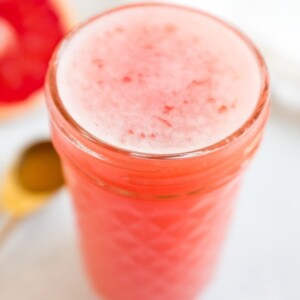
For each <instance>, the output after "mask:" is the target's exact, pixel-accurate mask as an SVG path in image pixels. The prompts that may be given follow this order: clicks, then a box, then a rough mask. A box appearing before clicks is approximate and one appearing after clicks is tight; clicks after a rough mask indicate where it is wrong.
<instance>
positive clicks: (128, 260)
mask: <svg viewBox="0 0 300 300" xmlns="http://www.w3.org/2000/svg"><path fill="white" fill-rule="evenodd" d="M47 98H48V107H49V111H50V115H51V125H52V133H53V141H54V144H55V146H56V148H57V150H58V152H59V154H60V156H61V158H62V161H63V165H64V170H65V174H66V178H67V181H68V187H69V189H70V192H71V195H72V198H73V199H74V204H75V211H76V216H77V220H78V225H79V230H80V241H81V246H82V250H83V255H84V260H85V265H86V268H87V272H88V275H89V277H90V279H91V282H92V284H93V286H94V287H95V290H96V291H97V292H98V293H99V295H102V296H103V297H104V298H105V299H109V300H140V299H143V300H169V299H172V300H183V299H184V300H189V299H194V298H195V297H196V295H198V294H199V293H201V292H202V291H203V289H204V288H205V286H206V285H207V283H208V281H209V280H210V279H211V275H212V273H213V271H214V267H215V264H216V261H217V258H218V256H219V254H220V247H221V245H222V242H223V239H224V236H225V233H226V231H227V227H228V223H229V220H230V217H231V213H232V209H233V206H234V201H235V199H236V195H237V193H238V189H239V186H240V181H241V176H242V174H243V171H244V169H245V167H246V166H247V165H248V162H249V161H250V160H251V158H252V156H253V154H254V153H255V152H256V149H257V147H258V145H259V143H260V140H261V135H262V132H263V129H264V126H265V123H266V120H267V117H268V112H269V105H268V78H267V73H266V69H265V65H264V62H263V59H262V57H261V56H260V54H259V53H258V52H257V50H256V48H255V47H254V46H253V44H252V43H251V42H250V41H249V40H248V39H247V38H246V37H245V36H244V35H243V34H241V33H240V32H238V31H237V30H236V29H234V28H232V27H231V26H229V25H227V24H226V23H224V22H222V21H220V20H219V19H216V18H214V17H212V16H210V15H208V14H205V13H203V12H200V11H197V10H193V9H190V8H184V7H179V6H175V5H169V4H136V5H129V6H124V7H121V8H117V9H114V10H112V11H108V12H105V13H103V14H101V15H99V16H97V17H95V18H93V19H91V20H90V21H88V22H87V23H85V24H83V25H82V26H81V27H79V28H77V29H76V30H74V31H73V32H72V33H71V34H70V35H69V36H68V37H67V38H66V40H65V41H64V43H63V44H62V46H61V47H60V49H59V50H58V51H57V52H56V54H55V55H54V58H53V60H52V63H51V65H50V69H49V73H48V80H47Z"/></svg>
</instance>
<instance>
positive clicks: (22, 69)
mask: <svg viewBox="0 0 300 300" xmlns="http://www.w3.org/2000/svg"><path fill="white" fill-rule="evenodd" d="M64 1H65V0H61V1H60V2H64ZM61 4H62V3H59V2H58V1H56V2H54V1H53V0H0V116H1V115H2V116H3V115H4V116H5V115H7V114H9V113H10V112H11V111H13V110H15V109H16V108H20V107H21V106H24V105H25V104H28V103H29V102H31V101H32V100H33V98H35V97H34V95H36V94H37V93H39V92H40V90H41V88H42V86H43V83H44V79H45V75H46V71H47V66H48V62H49V60H50V58H51V54H52V52H53V50H54V48H55V46H56V45H57V43H58V42H59V41H60V40H61V38H62V37H63V36H64V34H65V32H66V30H67V29H68V27H69V26H68V25H69V24H70V22H69V20H67V17H68V16H69V15H67V14H66V13H65V11H63V10H62V6H61Z"/></svg>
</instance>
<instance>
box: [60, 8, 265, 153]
mask: <svg viewBox="0 0 300 300" xmlns="http://www.w3.org/2000/svg"><path fill="white" fill-rule="evenodd" d="M57 76H58V90H59V93H60V96H61V99H62V101H63V104H64V106H65V108H66V110H67V111H68V112H69V114H70V115H71V116H72V117H73V118H74V119H75V120H76V121H77V123H78V124H80V125H81V126H82V127H83V128H84V129H85V130H87V131H88V132H90V133H91V134H92V135H94V136H95V137H97V138H98V139H101V140H102V141H104V142H106V143H108V144H111V145H113V146H115V147H120V148H123V149H128V150H131V151H138V152H144V153H153V154H167V153H180V152H186V151H192V150H196V149H200V148H203V147H207V146H209V145H212V144H215V143H217V142H219V141H221V140H222V139H224V138H226V137H227V136H229V135H230V134H232V133H233V132H234V131H236V130H237V129H238V128H239V127H241V126H242V125H243V124H244V123H245V121H246V120H247V119H248V118H249V117H250V115H251V114H252V113H253V111H254V109H255V106H256V104H257V101H258V98H259V93H260V84H261V78H260V72H259V67H258V64H257V61H256V58H255V56H254V54H253V52H252V51H251V50H250V49H249V47H248V45H247V44H246V43H245V42H244V41H243V40H242V39H241V38H240V37H239V36H238V35H237V34H236V33H235V32H233V31H232V30H230V29H228V28H227V27H225V26H224V25H222V24H221V23H220V22H218V21H216V20H214V19H213V18H210V17H208V16H206V15H202V14H199V13H196V12H194V11H191V10H186V9H182V8H177V7H169V6H159V5H152V6H135V7H131V8H126V9H121V10H118V11H116V12H114V13H110V14H106V15H105V16H102V17H100V18H98V19H95V20H94V21H92V22H90V23H89V24H88V25H86V26H85V27H83V28H82V29H80V30H79V32H77V33H76V35H74V36H73V37H72V38H71V39H70V41H69V42H68V44H67V46H66V47H65V49H64V51H63V52H62V54H61V57H60V61H59V66H58V70H57Z"/></svg>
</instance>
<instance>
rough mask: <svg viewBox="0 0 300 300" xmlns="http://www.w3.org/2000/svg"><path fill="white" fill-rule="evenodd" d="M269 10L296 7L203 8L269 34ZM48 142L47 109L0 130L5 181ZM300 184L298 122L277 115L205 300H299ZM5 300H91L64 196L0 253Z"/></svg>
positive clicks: (217, 4)
mask: <svg viewBox="0 0 300 300" xmlns="http://www.w3.org/2000/svg"><path fill="white" fill-rule="evenodd" d="M80 1H81V5H82V3H84V2H85V3H86V1H84V0H76V2H77V4H79V2H80ZM97 1H98V3H99V0H93V1H92V0H89V3H91V6H89V7H86V8H85V10H83V9H81V12H82V13H83V14H85V15H88V14H89V13H90V12H91V11H93V9H92V4H96V2H97ZM240 2H241V3H243V4H239V3H240ZM225 3H226V5H225ZM258 3H260V4H259V5H258ZM267 3H268V5H267ZM270 3H273V6H275V8H276V7H278V9H277V10H276V11H277V13H278V14H280V13H281V12H282V13H284V12H285V11H287V8H286V7H289V4H290V5H295V6H294V7H293V8H292V9H291V11H292V12H293V10H295V9H296V4H297V3H299V2H297V1H286V2H284V4H281V3H283V2H282V1H251V7H256V10H254V9H253V8H247V7H246V6H245V2H244V1H229V0H228V1H224V0H223V1H221V0H220V1H204V0H203V1H201V6H202V7H204V8H205V7H207V8H208V9H210V10H211V11H214V12H216V13H218V14H219V15H222V16H228V17H227V18H230V19H232V20H233V21H234V22H235V23H239V24H242V27H244V28H245V29H246V28H249V30H250V27H251V24H252V25H253V24H255V23H257V22H256V21H255V22H254V21H253V19H254V18H255V20H261V19H263V17H264V18H265V20H266V23H265V24H268V23H271V26H269V29H268V30H269V33H271V31H270V28H272V26H273V25H272V24H273V23H274V24H275V23H277V22H278V23H279V24H278V26H281V25H282V26H283V27H284V26H287V25H286V24H285V23H284V22H282V21H280V20H281V19H280V18H279V19H278V18H277V19H275V17H274V16H277V15H276V14H274V15H273V13H274V7H273V8H272V9H271V7H270V5H271V4H270ZM202 4H203V5H202ZM249 4H250V1H249ZM98 5H99V4H98ZM199 5H200V2H199ZM242 5H243V9H242V10H241V11H243V12H246V13H247V14H245V13H244V14H242V13H239V10H240V9H241V7H242ZM269 8H270V9H269ZM234 11H235V12H234ZM299 11H300V9H299V8H298V12H299ZM254 16H255V17H254ZM277 17H278V16H277ZM291 19H293V18H292V17H291ZM247 22H248V25H246V24H247ZM251 22H252V23H251ZM272 22H273V23H272ZM283 23H284V24H283ZM249 24H250V25H249ZM247 26H248V27H247ZM253 26H254V25H253ZM278 26H277V27H278ZM293 28H294V27H293ZM291 30H292V29H291ZM264 31H267V29H266V28H265V27H264V26H262V30H261V32H259V33H260V34H261V35H263V32H264ZM252 34H253V35H255V30H254V31H252V33H251V35H252ZM273 34H274V31H273ZM286 35H288V33H287V31H286ZM276 36H277V38H280V39H281V38H282V39H283V40H285V39H286V38H287V37H286V36H284V34H282V32H281V33H278V34H277V33H276V34H274V36H273V37H274V40H275V37H276ZM274 44H275V42H274ZM295 47H296V46H295ZM291 52H292V51H291ZM299 53H300V51H299ZM291 56H292V54H291ZM43 136H48V127H47V119H46V113H45V109H44V108H40V109H36V110H35V111H34V112H31V113H30V114H28V115H27V116H24V117H23V118H21V119H19V120H15V121H13V120H12V121H11V122H8V123H0V174H3V172H4V170H5V168H6V167H7V166H8V164H9V162H10V161H11V159H12V158H13V156H14V155H15V154H16V153H17V150H18V149H19V148H20V146H22V145H24V144H25V143H28V141H29V140H34V139H36V138H38V137H43ZM299 180H300V118H298V117H295V118H292V117H291V115H288V114H283V113H280V114H279V112H278V110H276V109H274V111H273V115H272V118H271V120H270V122H269V124H268V128H267V131H266V136H265V140H264V143H263V145H262V147H261V149H260V151H259V154H258V155H257V157H256V159H255V161H254V163H253V164H252V167H251V168H250V170H249V172H248V175H247V177H246V181H245V185H244V188H243V191H242V195H241V197H240V201H239V203H238V206H237V212H236V216H235V219H234V221H233V226H232V230H231V233H230V236H229V239H228V241H227V244H226V247H225V251H224V255H223V258H222V261H221V264H220V267H219V271H218V272H217V275H216V277H215V280H214V281H213V283H212V284H211V286H210V287H209V289H208V290H207V293H206V295H205V296H204V297H203V298H202V300H299V299H300V284H299V278H300V234H299V232H300V217H299V215H300V214H299V212H300V188H299V186H300V184H299V183H300V181H299ZM0 299H1V300H53V299H55V300H69V299H70V300H94V297H93V296H92V292H91V291H90V289H89V286H88V283H87V280H86V278H85V275H84V272H83V270H82V267H81V263H80V258H79V253H78V250H77V246H76V234H75V229H74V223H73V218H72V212H71V207H70V203H69V198H68V196H67V194H66V192H65V191H64V192H62V193H60V194H59V195H58V196H57V197H55V201H53V202H51V203H50V204H49V206H47V207H45V209H44V210H43V211H42V212H40V213H39V214H37V215H35V216H33V217H32V218H30V219H28V220H26V221H24V222H23V223H22V224H21V225H20V226H19V227H18V228H16V230H15V232H14V234H13V235H11V236H10V237H9V239H7V241H6V244H5V245H4V246H3V247H2V248H0ZM141 300H142V299H141ZM153 300H156V299H153ZM183 300H184V299H183Z"/></svg>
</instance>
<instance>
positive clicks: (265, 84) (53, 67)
mask: <svg viewBox="0 0 300 300" xmlns="http://www.w3.org/2000/svg"><path fill="white" fill-rule="evenodd" d="M143 6H165V7H173V8H178V9H183V10H188V11H191V12H194V13H198V14H201V15H204V16H207V17H209V18H211V19H213V20H215V21H216V22H218V23H220V24H221V25H223V26H225V27H226V28H228V29H229V30H231V31H232V32H234V33H235V34H236V35H237V36H238V37H239V38H240V39H241V40H242V41H243V42H244V43H245V44H246V45H247V46H248V47H249V49H250V50H251V51H252V53H253V55H254V57H255V59H256V62H257V65H258V68H259V70H260V74H261V87H260V93H259V96H258V97H259V100H258V101H257V104H256V107H255V109H254V111H253V112H252V114H251V115H250V116H249V117H248V119H247V120H246V121H245V122H244V123H243V124H242V125H241V126H240V127H239V128H238V129H237V130H235V131H234V132H233V133H232V134H230V135H229V136H227V137H225V138H224V139H222V140H221V141H219V142H217V143H214V144H212V145H209V146H206V147H202V148H199V149H195V150H191V151H186V152H178V153H171V154H153V153H146V152H138V151H131V150H128V149H123V148H118V147H116V146H113V145H111V144H108V143H106V142H105V141H103V140H101V139H99V138H97V137H95V136H94V135H92V134H91V133H90V132H88V131H87V130H86V129H84V128H83V127H82V126H81V125H79V124H78V123H77V122H76V120H75V119H74V118H73V117H72V116H71V115H70V114H69V113H68V111H67V110H66V108H65V107H64V105H63V101H62V99H61V97H60V95H59V92H58V87H57V67H58V61H59V57H60V55H61V54H62V52H63V50H64V48H65V47H66V46H67V44H68V41H69V40H70V39H71V38H72V37H73V35H75V34H76V33H77V32H78V31H79V30H80V29H81V28H83V27H85V26H86V25H88V24H89V23H91V22H93V21H94V20H96V19H99V18H102V17H104V16H106V15H108V14H111V13H115V12H118V11H120V10H124V9H128V8H133V7H143ZM46 84H47V88H48V89H49V92H50V95H51V101H53V104H54V106H55V107H56V108H57V110H58V112H59V114H60V115H61V116H62V118H63V119H64V121H65V122H67V123H68V124H69V125H70V126H71V128H73V129H74V130H75V131H76V132H77V133H78V134H80V135H81V136H82V137H84V139H86V140H87V141H89V142H90V143H92V144H93V145H95V146H96V147H97V146H98V147H101V148H104V149H106V150H108V151H111V152H115V153H118V154H121V155H124V156H128V157H133V158H142V159H159V160H173V159H186V158H192V157H199V156H203V155H207V154H209V153H212V152H215V151H217V150H221V149H223V148H225V147H226V146H227V145H229V144H230V143H231V142H233V141H234V140H236V139H238V138H240V137H241V136H243V135H244V134H246V133H247V132H248V131H249V130H250V129H251V128H252V127H253V125H254V124H255V123H256V121H257V119H258V118H259V117H260V116H261V115H262V113H263V111H264V109H265V107H266V106H267V105H268V102H269V101H268V100H269V75H268V70H267V66H266V63H265V61H264V58H263V56H262V55H261V53H260V51H259V50H258V49H257V47H256V46H255V45H254V43H253V42H252V41H251V40H250V39H249V38H248V37H247V36H246V35H245V34H244V33H243V32H241V31H240V30H239V29H237V28H236V27H235V26H233V25H230V24H228V23H227V22H225V21H223V20H222V19H220V18H218V17H215V16H213V15H211V14H210V13H207V12H204V11H202V10H199V9H196V8H192V7H186V6H182V5H177V4H170V3H135V4H127V5H123V6H119V7H116V8H113V9H111V10H108V11H105V12H103V13H100V14H98V15H96V16H94V17H92V18H90V19H88V20H87V21H85V22H83V23H82V24H80V25H79V26H77V27H75V28H74V29H73V30H72V31H71V32H70V33H69V34H68V35H67V36H66V37H65V38H64V39H63V40H62V42H61V43H60V44H59V45H58V47H57V48H56V50H55V52H54V54H53V56H52V59H51V61H50V64H49V69H48V73H47V79H46Z"/></svg>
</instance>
